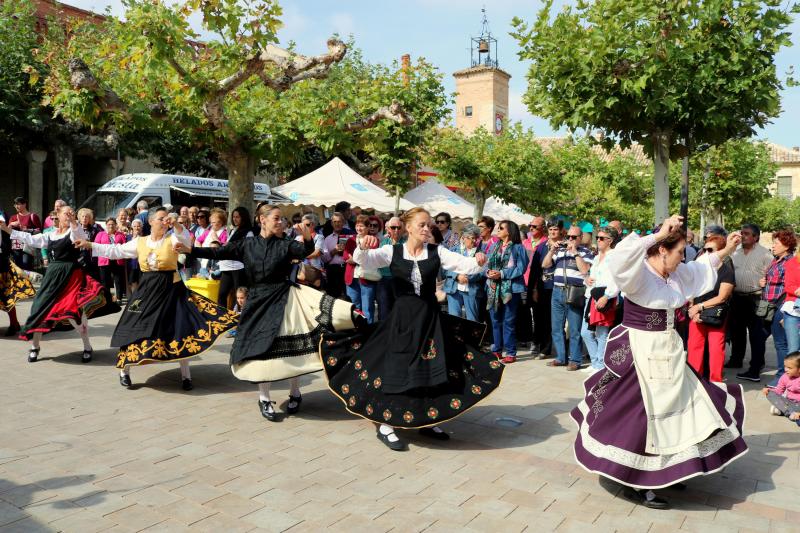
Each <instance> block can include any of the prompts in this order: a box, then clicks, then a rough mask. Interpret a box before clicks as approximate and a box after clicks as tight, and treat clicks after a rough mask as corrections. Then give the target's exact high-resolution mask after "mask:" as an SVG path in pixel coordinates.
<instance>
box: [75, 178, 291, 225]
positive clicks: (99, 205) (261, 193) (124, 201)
mask: <svg viewBox="0 0 800 533" xmlns="http://www.w3.org/2000/svg"><path fill="white" fill-rule="evenodd" d="M229 197H230V192H229V191H228V180H220V179H215V178H200V177H197V176H173V175H170V174H124V175H122V176H117V177H116V178H113V179H112V180H111V181H109V182H108V183H106V184H105V185H103V186H102V187H100V188H99V189H97V192H95V193H94V194H93V195H91V196H90V197H89V198H88V199H87V200H86V201H85V202H83V204H82V205H81V207H88V208H90V209H91V210H92V211H94V216H95V220H96V221H103V220H105V219H106V218H108V217H112V216H113V217H116V216H117V212H118V211H119V210H120V209H122V208H123V207H132V208H134V209H136V204H137V203H138V202H139V201H140V200H144V201H145V202H147V205H148V207H155V206H159V205H167V204H169V205H172V206H174V207H175V208H177V207H178V206H183V205H186V206H193V205H199V206H201V207H221V208H223V209H226V208H227V207H228V198H229ZM253 197H254V200H255V202H256V203H258V202H263V201H267V202H269V203H272V204H281V203H291V200H289V199H288V198H286V197H285V196H282V195H281V194H279V193H277V192H274V191H272V190H270V188H269V185H267V184H266V183H254V184H253ZM246 207H247V208H248V209H250V210H251V211H252V209H253V208H254V207H255V206H254V205H253V206H246Z"/></svg>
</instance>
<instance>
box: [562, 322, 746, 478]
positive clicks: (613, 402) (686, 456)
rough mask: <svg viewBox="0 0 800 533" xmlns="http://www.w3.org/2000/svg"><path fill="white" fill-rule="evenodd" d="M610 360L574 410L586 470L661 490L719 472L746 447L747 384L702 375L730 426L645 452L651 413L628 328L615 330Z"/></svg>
mask: <svg viewBox="0 0 800 533" xmlns="http://www.w3.org/2000/svg"><path fill="white" fill-rule="evenodd" d="M605 364H606V368H607V369H606V370H605V371H603V372H598V373H596V374H594V375H593V376H591V377H590V378H588V379H587V380H586V381H585V382H584V389H585V394H586V396H585V398H584V399H583V400H582V401H581V402H580V403H579V404H578V406H577V407H575V408H574V409H573V410H572V412H571V416H572V418H573V420H575V422H576V423H577V424H578V436H577V438H576V439H575V459H576V460H577V462H578V464H580V465H581V466H582V467H583V468H585V469H586V470H588V471H590V472H595V473H597V474H600V475H602V476H605V477H608V478H610V479H613V480H615V481H618V482H619V483H622V484H623V485H628V486H630V487H634V488H642V489H656V488H662V487H666V486H669V485H673V484H675V483H678V482H680V481H683V480H686V479H689V478H692V477H695V476H701V475H706V474H711V473H714V472H717V471H719V470H721V469H722V468H724V467H725V466H726V465H727V464H728V463H730V462H732V461H734V460H735V459H737V458H738V457H740V456H741V455H743V454H744V453H746V452H747V444H746V443H745V441H744V439H743V438H742V434H743V432H742V427H743V423H744V415H745V407H744V401H743V398H742V388H741V387H740V386H739V385H725V384H715V383H711V382H709V381H707V380H705V379H703V377H702V376H698V379H699V382H700V385H701V386H702V387H703V388H704V389H705V391H706V392H707V393H708V395H709V397H710V398H711V401H712V402H713V404H714V406H715V407H716V408H717V411H718V412H719V414H720V415H721V416H722V418H723V420H724V421H725V422H726V423H727V424H728V427H727V428H726V429H721V430H717V431H715V432H714V433H712V434H711V435H709V436H708V437H707V438H706V439H705V440H703V441H701V442H699V443H697V444H694V445H692V446H690V447H689V448H687V449H685V450H682V451H680V452H677V453H674V454H668V455H653V454H649V453H646V452H645V451H644V450H645V441H646V437H647V414H646V412H645V407H644V401H643V399H642V391H641V389H640V387H639V378H638V376H637V375H636V368H635V367H634V364H633V357H632V355H631V348H630V341H629V339H628V332H627V327H625V326H617V327H616V328H614V329H613V330H612V331H611V333H610V335H609V341H608V344H607V345H606V352H605ZM687 369H689V371H692V372H694V371H693V370H691V367H688V365H687Z"/></svg>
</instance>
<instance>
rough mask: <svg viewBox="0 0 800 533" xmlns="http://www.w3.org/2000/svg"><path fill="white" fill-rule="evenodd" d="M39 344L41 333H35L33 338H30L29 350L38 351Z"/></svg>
mask: <svg viewBox="0 0 800 533" xmlns="http://www.w3.org/2000/svg"><path fill="white" fill-rule="evenodd" d="M41 342H42V332H41V331H37V332H36V333H34V334H33V337H32V338H31V348H33V349H34V350H38V349H39V344H41Z"/></svg>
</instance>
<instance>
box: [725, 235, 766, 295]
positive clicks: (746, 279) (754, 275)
mask: <svg viewBox="0 0 800 533" xmlns="http://www.w3.org/2000/svg"><path fill="white" fill-rule="evenodd" d="M731 259H733V268H734V270H735V272H736V288H735V290H736V292H739V293H743V294H747V293H753V292H758V291H760V290H761V285H759V283H758V281H759V280H760V279H761V278H763V277H764V276H765V275H766V273H767V269H768V268H769V265H770V263H772V253H771V252H770V251H769V250H767V249H766V248H764V247H763V246H761V245H760V244H758V243H756V245H755V246H753V249H752V250H750V252H749V253H745V252H744V248H742V247H741V246H739V247H738V248H737V249H736V251H735V252H733V255H732V256H731Z"/></svg>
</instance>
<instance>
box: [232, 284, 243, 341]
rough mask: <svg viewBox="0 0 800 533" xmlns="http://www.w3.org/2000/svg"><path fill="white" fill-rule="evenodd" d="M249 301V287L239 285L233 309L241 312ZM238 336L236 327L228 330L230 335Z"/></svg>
mask: <svg viewBox="0 0 800 533" xmlns="http://www.w3.org/2000/svg"><path fill="white" fill-rule="evenodd" d="M245 302H247V287H239V288H238V289H236V305H234V306H233V311H234V312H235V313H241V312H242V309H244V304H245ZM235 336H236V328H233V329H232V330H230V332H228V337H235Z"/></svg>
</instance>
